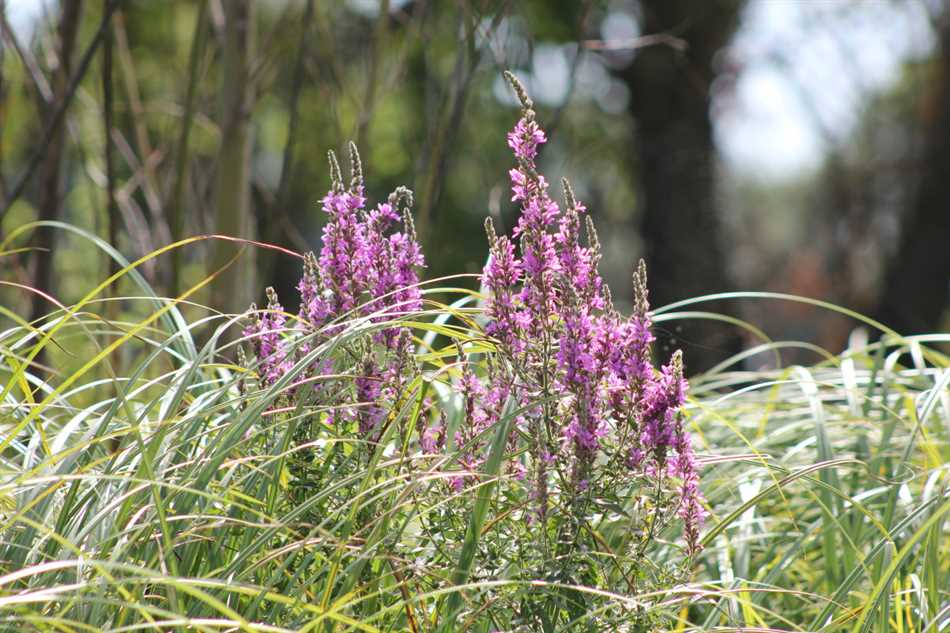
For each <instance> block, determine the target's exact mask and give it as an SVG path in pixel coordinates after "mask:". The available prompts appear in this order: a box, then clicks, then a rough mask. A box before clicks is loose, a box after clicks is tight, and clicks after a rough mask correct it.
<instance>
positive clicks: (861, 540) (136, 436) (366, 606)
mask: <svg viewBox="0 0 950 633" xmlns="http://www.w3.org/2000/svg"><path fill="white" fill-rule="evenodd" d="M59 226H60V228H62V229H64V230H72V231H75V232H76V234H77V235H82V236H84V237H86V238H87V239H90V240H92V241H93V243H95V244H96V245H97V246H99V248H101V249H102V250H103V251H104V252H105V253H106V254H108V255H110V256H112V257H115V258H117V261H119V263H120V266H121V268H122V270H121V271H120V273H118V276H119V277H122V278H124V279H127V280H128V281H130V282H132V283H135V284H136V285H138V287H139V290H140V294H139V296H137V297H132V296H128V297H123V298H122V301H123V304H124V305H125V306H126V312H124V313H123V316H122V318H120V319H117V320H111V321H110V320H107V319H106V318H105V316H104V315H105V314H106V307H107V306H108V302H107V301H106V298H107V295H106V294H105V293H106V290H107V289H108V288H109V287H110V286H111V285H112V284H113V283H114V282H115V281H116V280H115V279H110V280H106V281H104V282H103V283H102V284H100V285H99V286H97V287H96V288H95V289H94V290H93V291H91V292H89V293H88V294H87V295H86V296H85V297H84V298H83V299H82V300H81V301H79V302H77V303H75V304H73V305H68V306H62V307H59V308H56V307H52V306H51V311H50V314H49V315H48V317H47V318H46V319H45V320H44V321H43V322H42V323H34V324H27V323H25V322H23V320H22V319H18V318H17V317H16V315H15V314H13V313H11V312H10V311H5V312H4V316H5V317H6V318H7V319H8V320H7V321H6V323H7V324H8V325H7V326H5V329H3V330H2V331H0V358H2V361H0V373H2V380H0V384H2V385H3V386H2V400H0V448H2V450H0V460H2V461H0V469H2V471H0V525H2V528H0V535H2V536H0V623H2V626H3V627H4V628H5V630H11V631H16V630H41V631H100V630H107V631H135V630H163V631H164V630H181V631H185V630H195V631H237V630H240V631H324V630H364V631H404V630H411V631H435V630H442V631H456V630H473V631H486V632H487V631H491V630H506V629H505V626H506V624H505V623H507V622H508V621H509V615H508V614H506V613H505V612H504V610H505V609H506V605H510V604H512V603H514V602H517V600H518V599H519V596H524V595H529V594H532V593H535V594H536V593H537V592H549V593H550V594H551V595H561V593H563V592H562V590H563V589H565V588H564V587H559V586H558V585H557V583H552V582H540V581H530V580H528V581H526V580H524V579H520V578H515V577H508V576H505V575H504V574H503V573H496V572H494V571H492V560H491V559H490V552H491V551H492V548H493V547H516V546H517V544H516V543H510V542H507V541H506V540H505V539H506V536H507V535H508V532H506V531H505V521H506V519H507V518H508V515H507V514H505V513H506V512H515V511H517V509H516V508H515V509H512V508H508V507H507V506H506V505H505V504H504V503H502V502H501V501H500V500H499V496H498V494H497V490H498V488H497V487H496V483H497V482H498V481H500V480H502V479H503V478H505V477H506V475H505V474H504V472H503V469H502V468H501V465H502V463H503V458H504V457H505V455H504V452H505V438H506V437H507V436H508V433H507V430H506V428H504V427H506V426H507V424H509V423H510V420H511V419H512V416H513V415H515V413H516V412H511V414H510V415H509V416H508V417H506V418H505V419H504V420H502V422H501V423H500V424H499V427H500V428H496V429H490V430H489V431H488V433H489V434H490V437H489V439H490V442H489V448H488V450H489V455H488V459H487V462H486V464H485V467H484V469H483V471H484V472H482V473H481V475H482V477H481V478H480V479H479V480H477V481H476V482H475V483H470V484H469V485H467V487H466V488H465V489H463V490H462V491H461V492H460V493H455V492H453V491H452V489H451V488H450V487H449V486H447V485H446V479H447V478H448V477H450V476H451V475H452V474H453V473H457V472H458V471H459V469H460V465H459V464H458V461H457V459H456V457H457V455H456V454H454V453H447V454H444V455H425V454H422V453H419V452H409V451H406V450H405V448H406V447H407V446H408V445H409V438H410V437H412V436H413V434H415V433H416V432H417V428H418V425H419V423H420V418H421V417H424V416H427V415H432V411H433V409H432V407H435V408H436V409H439V410H441V411H443V412H444V414H445V416H446V420H447V423H448V424H449V425H450V427H451V425H452V424H457V423H458V422H457V420H458V416H459V415H460V412H459V410H458V408H459V405H458V402H457V401H456V398H455V397H454V396H453V394H452V393H451V392H450V389H449V388H448V387H447V385H448V381H447V378H448V377H449V376H450V375H453V374H454V373H455V372H457V371H458V369H457V367H455V366H454V365H453V361H454V359H455V358H456V354H457V349H458V347H457V344H458V345H462V346H464V350H465V352H466V353H468V354H471V355H476V354H481V355H482V356H484V353H485V352H490V351H491V344H490V342H488V341H487V340H485V339H484V337H483V336H481V335H480V333H479V332H478V324H477V322H478V309H477V296H475V295H473V293H471V292H469V291H465V290H461V289H458V288H453V287H452V286H453V285H455V284H454V282H453V281H452V280H441V281H439V282H435V283H432V284H430V285H429V286H428V287H427V290H426V293H427V294H426V305H425V309H424V310H423V311H422V312H421V313H419V314H413V315H407V316H405V317H403V318H402V319H401V320H400V321H399V323H400V324H402V325H405V326H408V327H411V328H412V329H413V331H414V333H415V335H416V337H417V338H416V348H417V351H418V354H419V358H420V359H421V360H422V361H423V362H424V371H423V372H422V373H421V374H420V375H417V376H415V377H414V378H413V379H412V380H411V381H410V382H409V383H408V385H407V386H406V388H405V392H404V393H403V394H402V395H401V396H400V398H399V401H398V402H397V404H396V406H394V407H393V408H392V410H391V411H389V412H388V417H387V420H386V424H385V426H384V429H385V430H384V432H383V435H382V437H381V439H380V441H379V442H378V443H377V444H374V445H369V444H367V443H366V442H365V441H363V440H361V439H360V438H357V437H355V436H354V435H353V434H352V433H347V432H346V431H345V429H340V428H336V427H334V426H332V425H328V424H325V423H324V419H325V418H324V415H323V414H324V413H325V410H324V409H323V408H321V407H320V406H319V405H317V404H316V403H314V402H308V400H307V399H306V398H295V399H290V398H287V397H286V395H287V393H288V390H289V389H293V388H294V387H299V386H300V384H301V381H302V380H303V379H304V376H306V375H307V372H306V369H307V368H308V367H310V366H312V365H313V363H314V362H315V361H318V360H320V359H324V358H332V357H336V356H338V355H341V354H345V353H346V346H347V344H348V342H349V341H351V340H356V339H358V338H359V337H363V336H365V335H366V334H367V333H369V332H372V331H374V330H376V329H378V328H380V327H384V326H385V325H387V324H385V323H383V324H380V323H372V322H370V321H369V320H368V319H365V318H363V319H351V320H350V321H348V322H345V323H344V324H343V325H344V326H345V327H344V328H343V330H342V331H341V332H340V333H338V334H337V335H336V336H335V337H333V338H332V339H330V340H329V341H325V342H322V343H320V344H319V345H316V346H315V347H314V348H313V349H310V350H309V351H308V352H307V354H306V355H305V356H304V357H303V358H302V359H301V360H299V361H298V362H297V363H296V365H295V366H294V367H293V369H292V370H291V371H289V372H288V373H287V374H286V375H284V376H283V377H282V378H281V379H280V380H278V381H277V383H275V384H274V385H272V386H270V387H268V388H266V389H264V388H261V387H260V386H259V384H258V382H257V380H256V379H255V375H254V374H255V372H254V370H255V367H254V365H253V364H250V366H249V367H243V366H241V363H240V362H239V360H238V359H239V356H238V352H237V349H238V347H240V346H241V339H240V331H241V323H240V320H239V316H227V315H218V314H217V313H215V312H214V311H213V310H210V309H208V310H207V311H205V312H204V313H205V314H206V315H207V316H205V317H202V318H195V319H193V320H191V321H189V320H187V319H186V318H185V317H184V316H183V314H182V312H181V310H180V309H179V308H180V307H181V306H182V305H183V302H185V301H187V300H188V299H189V297H190V296H191V293H192V292H194V291H195V290H197V289H198V288H199V287H201V286H202V285H204V284H205V283H211V282H212V281H213V280H212V278H211V277H209V278H208V279H206V280H204V281H202V282H201V283H199V284H198V285H197V286H195V287H193V288H191V289H189V290H186V291H185V293H184V295H183V296H182V297H179V298H177V300H173V299H168V298H163V297H160V296H158V295H157V293H156V292H155V291H154V290H153V289H152V288H151V287H150V286H149V285H148V284H147V283H146V282H145V280H144V278H143V277H142V276H141V275H139V274H138V273H137V272H136V266H137V265H140V264H141V261H144V260H140V262H138V263H132V264H130V263H129V262H127V261H125V260H122V259H121V256H119V254H118V253H116V252H115V251H114V250H113V249H111V247H109V246H108V245H107V244H104V243H103V242H101V240H96V239H95V238H93V237H92V236H89V235H87V234H83V233H82V232H80V231H78V230H76V229H72V228H69V227H66V226H65V225H59ZM190 241H192V240H186V241H185V242H183V243H181V244H179V245H178V246H176V247H181V246H184V245H185V244H186V243H187V242H190ZM0 250H2V249H0ZM160 255H161V253H160V252H157V253H153V254H151V255H149V256H148V257H147V258H145V259H151V258H154V257H157V256H160ZM26 291H27V290H26V289H24V292H26ZM436 297H438V298H439V299H441V302H437V301H436V300H435V298H436ZM446 298H448V299H446ZM732 298H734V299H737V300H750V301H751V300H756V301H762V300H765V301H786V300H800V301H809V300H807V299H798V298H790V297H785V296H778V295H764V294H755V293H747V294H743V295H734V296H733V297H732ZM446 302H454V303H451V305H449V304H448V303H446ZM701 304H702V299H701V298H700V299H696V300H693V302H691V303H690V304H684V305H680V306H670V307H669V309H667V310H665V311H664V310H660V311H658V315H657V321H658V322H662V321H667V320H674V319H677V318H726V319H727V320H728V319H729V317H719V316H715V315H708V314H706V313H703V312H701ZM687 307H689V309H690V310H693V311H692V312H682V311H680V312H673V310H682V309H683V308H687ZM822 307H824V308H827V309H836V310H840V309H839V308H836V307H834V306H828V305H822ZM195 313H197V312H195ZM849 316H852V317H854V318H855V319H856V321H855V324H856V325H858V324H860V322H861V321H862V320H864V321H865V323H864V324H863V326H864V327H865V328H867V329H868V330H869V331H872V328H873V327H874V326H875V325H876V324H874V323H873V322H868V321H867V320H866V319H863V318H861V317H859V315H853V314H849ZM732 320H733V321H735V320H734V319H732ZM736 325H737V326H740V327H747V328H749V329H750V330H751V331H753V332H755V331H757V330H756V329H755V328H754V326H751V325H746V324H742V323H738V322H736ZM301 342H306V339H304V341H301ZM948 342H950V335H932V336H927V337H911V338H901V337H899V336H897V334H896V333H894V332H886V336H885V337H884V338H883V339H881V340H880V341H875V340H873V339H872V340H871V341H870V342H868V341H865V340H862V338H861V337H860V336H854V337H852V345H851V346H850V348H849V349H848V350H846V351H844V352H842V353H831V352H829V351H825V350H821V349H819V348H816V347H815V346H813V345H811V344H809V343H808V342H772V341H768V340H767V339H763V341H762V344H761V346H760V347H758V348H756V349H755V350H754V351H753V352H748V353H746V354H745V355H744V357H748V356H749V355H750V354H752V353H758V354H769V355H772V356H774V355H776V354H778V355H779V358H780V355H781V352H782V350H783V349H784V348H786V347H805V348H808V349H811V350H812V351H814V352H815V358H816V363H815V364H814V365H812V366H809V367H783V368H781V369H776V370H770V371H746V370H743V369H741V365H742V361H743V360H744V358H743V357H738V358H735V359H729V360H727V361H725V362H724V363H722V364H721V365H720V366H718V367H717V368H715V369H714V370H712V371H710V372H707V373H706V374H705V375H702V376H698V377H694V378H693V380H692V381H691V399H690V402H689V404H688V407H687V415H688V417H689V420H690V422H691V424H692V427H693V430H694V433H695V437H696V444H697V448H698V451H699V453H700V454H701V456H702V458H703V461H704V463H705V466H704V468H703V488H704V491H705V493H706V496H707V498H708V501H709V505H710V510H711V512H712V517H711V519H710V520H709V522H708V524H707V527H706V531H705V537H704V542H705V545H706V549H705V551H704V552H703V554H702V555H701V557H700V559H699V562H698V565H697V566H696V568H695V570H694V571H693V573H692V576H691V581H690V582H689V583H687V584H681V585H677V586H672V587H670V588H669V589H668V590H666V591H664V592H654V593H633V592H631V591H630V590H629V588H628V586H627V585H625V584H624V583H623V582H621V581H620V579H617V584H616V586H612V587H610V588H609V590H604V589H603V588H594V587H568V588H567V589H570V590H572V591H573V592H574V593H572V594H571V595H580V596H587V597H588V598H589V599H590V600H591V601H592V602H591V604H596V605H597V606H596V608H594V609H592V610H591V611H589V612H588V613H586V614H585V616H584V617H583V618H581V619H578V620H577V621H575V622H572V623H570V624H569V625H566V626H565V627H562V628H561V629H560V630H588V629H590V628H592V627H594V626H595V624H594V622H595V619H596V616H597V613H598V610H602V611H607V610H618V609H622V610H626V611H625V612H627V611H628V612H631V613H633V612H635V611H637V610H641V611H655V612H657V613H660V612H662V613H664V614H668V615H669V616H670V617H671V618H672V620H670V621H672V622H673V623H674V626H676V627H677V628H678V630H683V631H689V630H722V631H739V630H744V631H750V630H788V631H799V630H801V631H813V630H825V631H880V632H883V631H931V632H936V631H941V630H945V629H946V628H947V627H948V626H950V588H948V586H950V585H948V582H947V579H948V578H950V535H948V527H947V526H948V520H947V519H948V514H950V499H948V478H950V475H948V469H950V467H948V464H950V362H948V359H947V357H946V356H944V355H943V354H942V353H940V352H939V350H938V347H937V346H938V345H939V344H946V343H948ZM41 349H46V350H48V352H49V354H48V358H49V359H50V360H48V361H47V362H48V363H49V364H50V365H53V366H52V367H50V368H49V370H43V369H38V368H36V367H34V366H33V365H31V361H32V359H34V358H35V357H36V356H37V355H38V354H39V352H40V351H41ZM53 361H55V364H54V362H53ZM348 378H349V377H348V376H325V377H318V378H317V380H322V379H325V380H326V381H327V384H328V385H331V387H332V386H334V385H336V388H340V387H339V386H340V385H342V384H345V381H346V380H348ZM301 464H306V468H304V470H300V468H301V466H300V465H301ZM508 483H509V484H510V485H516V484H515V483H514V482H508ZM308 485H310V487H308ZM595 527H596V530H597V531H598V533H599V535H600V536H601V537H602V538H603V543H604V552H601V553H600V555H603V556H604V557H605V558H607V557H608V554H609V553H610V546H612V545H613V544H616V543H623V542H625V539H626V538H627V537H626V536H625V535H624V534H623V533H622V531H619V530H618V528H617V527H616V526H614V525H612V524H611V523H610V521H609V520H608V519H606V518H605V519H604V520H603V521H602V522H601V523H600V524H599V525H597V526H595ZM677 536H678V535H677V534H676V531H675V530H670V532H669V534H664V535H662V537H663V538H661V539H659V541H658V543H657V544H656V546H655V547H654V548H652V549H651V550H650V552H649V556H650V560H651V562H652V564H654V565H656V566H657V567H658V568H662V567H663V566H664V565H667V564H674V563H675V562H676V561H677V560H678V558H679V547H678V545H677V544H676V542H675V541H676V538H677ZM559 592H560V593H559ZM595 600H596V602H594V601H595ZM631 630H633V629H631Z"/></svg>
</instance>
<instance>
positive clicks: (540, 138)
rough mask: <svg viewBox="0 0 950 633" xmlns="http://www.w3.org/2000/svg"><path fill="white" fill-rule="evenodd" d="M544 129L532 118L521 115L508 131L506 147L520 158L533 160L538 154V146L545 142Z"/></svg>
mask: <svg viewBox="0 0 950 633" xmlns="http://www.w3.org/2000/svg"><path fill="white" fill-rule="evenodd" d="M547 140H548V139H547V137H546V136H545V135H544V131H543V130H542V129H541V128H540V127H539V126H538V124H537V123H536V122H535V121H534V120H529V119H528V118H526V117H522V118H521V120H519V121H518V123H517V124H516V125H515V129H513V130H512V131H511V132H509V133H508V147H510V148H511V149H513V150H514V152H515V156H516V157H517V158H520V159H521V160H525V161H529V160H534V158H535V156H537V155H538V146H539V145H542V144H543V143H546V142H547Z"/></svg>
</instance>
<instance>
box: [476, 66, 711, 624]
mask: <svg viewBox="0 0 950 633" xmlns="http://www.w3.org/2000/svg"><path fill="white" fill-rule="evenodd" d="M506 76H507V77H508V79H509V81H510V82H511V83H512V86H513V87H514V89H515V91H516V92H517V94H518V97H519V99H520V100H521V103H522V106H523V109H522V117H521V119H520V120H519V121H518V123H517V124H516V125H515V127H514V129H513V130H512V131H511V132H510V133H509V134H508V145H509V147H510V148H511V149H512V150H513V152H514V155H515V160H516V162H517V166H516V167H515V168H514V169H512V170H510V172H509V176H510V180H511V191H512V201H513V202H516V203H517V204H518V205H519V206H520V210H521V213H520V217H519V219H518V222H517V225H516V227H515V229H514V231H513V236H514V239H513V240H510V239H509V238H508V237H506V236H498V235H496V232H495V229H494V226H493V225H492V223H491V222H490V221H489V222H487V223H486V228H487V231H488V241H489V248H490V259H489V262H488V264H487V265H486V267H485V269H484V271H483V275H482V283H483V287H484V288H485V289H486V294H487V297H486V300H485V316H486V320H487V323H486V325H485V328H484V329H485V333H486V334H487V335H489V336H490V337H492V338H493V339H494V341H495V342H496V346H497V350H498V354H499V355H500V356H501V357H503V358H505V359H507V362H508V363H509V364H510V366H511V368H512V369H511V374H510V375H511V376H512V377H513V378H511V379H507V378H506V379H507V380H509V385H508V388H509V392H508V393H510V394H511V395H512V397H514V398H515V399H516V401H517V403H518V405H519V406H522V407H525V408H526V410H527V411H528V413H527V414H526V417H527V433H526V436H527V440H526V441H527V445H528V446H527V448H528V454H529V461H530V464H531V465H532V477H531V478H530V481H529V484H528V485H529V490H530V495H529V499H530V501H529V504H530V505H531V508H532V509H531V511H530V512H529V513H528V514H527V519H528V521H527V523H526V525H528V526H529V527H528V529H529V532H530V533H531V534H532V536H530V537H529V540H530V541H531V542H532V543H537V544H538V548H539V552H538V556H539V559H540V563H539V568H536V569H540V573H542V574H544V575H546V577H548V578H550V579H557V580H559V581H562V582H566V581H570V582H573V583H577V582H583V581H585V579H590V578H592V577H594V576H596V573H597V572H596V566H594V565H592V564H591V562H590V558H589V555H588V554H587V552H590V551H595V550H598V549H599V547H600V545H599V544H598V543H597V539H596V537H595V535H594V533H593V532H592V530H591V527H590V526H591V525H592V522H593V521H595V520H596V517H601V519H600V520H603V519H602V517H603V515H604V504H605V503H613V504H619V507H627V508H629V510H628V512H630V513H632V515H636V516H638V517H639V519H638V521H637V522H636V524H635V525H634V526H633V527H634V530H633V532H631V533H633V534H636V535H637V536H636V537H635V538H630V539H628V541H627V542H628V547H629V548H630V550H631V551H633V552H635V556H634V557H633V564H634V566H635V567H636V569H634V570H631V573H633V576H632V577H639V576H641V575H643V574H644V573H645V571H644V570H645V569H646V567H644V566H642V565H640V564H639V563H638V562H637V558H638V557H639V556H643V555H644V553H645V552H646V549H647V547H649V546H650V545H651V544H652V541H653V539H654V538H656V537H657V536H658V535H659V533H660V530H666V529H670V528H671V526H672V525H673V523H675V520H677V519H678V520H679V521H680V523H681V526H680V531H681V533H682V534H683V536H684V541H685V551H686V552H687V553H688V554H689V555H690V556H692V555H694V554H696V553H697V552H698V551H699V549H700V544H699V531H700V529H701V526H702V522H703V519H704V518H705V515H706V512H705V510H704V508H703V502H704V500H703V497H702V494H701V492H700V490H699V476H698V472H697V468H698V466H697V462H696V458H695V456H694V453H693V449H692V444H691V439H690V435H689V432H688V429H687V427H686V424H685V420H684V418H683V414H682V411H681V410H682V407H683V405H684V403H685V398H686V391H687V383H686V380H685V379H684V377H683V363H682V354H681V353H680V352H677V353H676V354H674V356H673V358H672V360H671V361H670V363H669V364H668V365H666V366H665V367H662V368H660V369H659V370H657V369H655V368H654V366H653V364H652V362H651V350H650V346H651V343H652V341H653V336H652V334H651V333H650V325H651V323H650V317H649V305H648V301H647V287H646V270H645V266H644V264H643V262H642V261H641V262H640V264H639V265H638V267H637V270H636V273H635V274H634V298H635V300H634V311H633V314H632V315H631V316H630V317H628V318H625V317H622V316H621V315H620V314H618V313H617V312H616V310H615V309H614V307H613V305H612V302H611V299H610V294H609V292H608V291H607V288H606V286H605V285H604V283H603V281H602V279H601V277H600V275H599V273H598V271H597V268H598V263H599V259H600V247H599V243H598V240H597V236H596V232H595V231H594V227H593V223H592V222H591V220H590V217H589V216H587V215H586V209H585V207H584V205H583V204H581V203H580V202H578V201H577V200H576V199H575V196H574V194H573V191H572V190H571V187H570V185H569V184H568V183H567V182H566V181H564V183H563V184H564V198H565V204H564V210H563V211H562V210H561V208H560V206H559V205H558V203H557V202H555V201H554V200H553V199H552V198H551V197H550V195H549V193H548V190H549V188H548V184H547V181H546V180H545V178H544V177H543V176H542V175H541V174H540V173H539V172H538V167H537V162H536V161H537V158H538V155H539V150H540V148H541V146H542V145H543V144H544V143H545V142H546V141H547V137H546V135H545V133H544V131H543V130H542V129H541V127H540V126H539V125H538V123H537V121H536V119H535V113H534V111H533V109H532V103H531V100H530V99H529V98H528V96H527V94H526V93H525V91H524V88H523V87H522V86H521V84H520V83H519V82H518V81H517V79H515V78H514V77H513V76H512V75H510V74H507V75H506ZM582 225H584V226H585V228H586V231H584V232H585V233H586V240H583V239H582V235H581V233H582V231H581V226H582ZM473 379H474V378H473V374H472V373H471V372H469V371H467V370H466V372H464V373H463V379H462V380H463V382H464V383H465V384H464V385H463V386H462V387H461V390H462V392H463V393H464V394H465V402H466V404H465V407H466V411H467V412H470V414H469V415H467V419H468V421H469V424H471V425H473V429H472V432H476V431H478V430H479V428H481V427H482V426H483V425H484V424H485V421H484V419H483V418H480V417H479V416H477V415H476V414H475V412H476V411H478V399H479V398H484V394H485V393H486V392H488V391H490V390H491V388H492V387H491V384H489V386H488V387H485V388H481V387H480V388H474V387H473V386H472V385H471V384H470V383H471V382H472V380H473ZM532 402H538V404H537V405H536V406H532V404H531V403H532ZM618 520H619V519H618ZM552 537H553V539H554V540H553V542H552V540H551V539H552ZM534 573H535V574H536V573H538V572H537V571H536V572H534ZM529 619H530V617H529Z"/></svg>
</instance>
